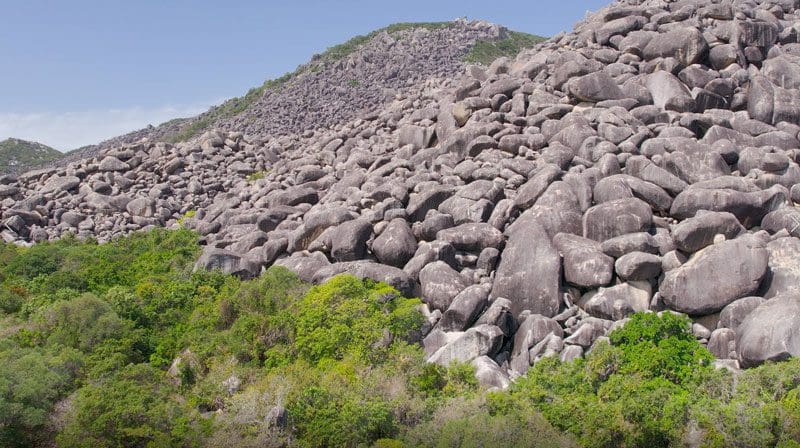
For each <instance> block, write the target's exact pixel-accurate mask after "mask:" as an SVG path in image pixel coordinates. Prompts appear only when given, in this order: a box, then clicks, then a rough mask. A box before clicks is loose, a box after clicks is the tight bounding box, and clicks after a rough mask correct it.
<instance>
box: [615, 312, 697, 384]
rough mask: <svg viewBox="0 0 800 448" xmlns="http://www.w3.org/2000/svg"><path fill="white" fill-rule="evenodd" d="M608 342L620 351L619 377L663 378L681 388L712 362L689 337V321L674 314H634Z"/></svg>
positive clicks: (690, 334) (691, 337)
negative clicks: (679, 385)
mask: <svg viewBox="0 0 800 448" xmlns="http://www.w3.org/2000/svg"><path fill="white" fill-rule="evenodd" d="M609 338H610V340H611V343H612V344H613V345H615V346H617V347H619V348H620V349H622V353H623V360H622V367H621V369H620V373H621V374H639V375H643V376H645V377H649V378H655V377H663V378H666V379H668V380H670V381H673V382H675V383H677V384H682V383H688V382H689V381H690V380H691V379H692V378H693V377H694V376H695V373H696V371H697V370H698V369H703V368H704V366H707V365H709V364H710V362H711V360H713V356H712V355H711V353H709V352H708V350H706V349H704V348H703V347H701V346H700V344H698V343H697V341H696V340H695V338H694V335H692V333H691V328H690V322H689V319H687V318H686V317H685V316H681V315H677V314H673V313H663V314H662V315H661V316H658V315H656V314H654V313H637V314H634V315H633V316H632V317H631V319H630V321H629V322H628V323H626V324H625V326H624V327H622V328H619V329H617V330H615V331H614V332H612V333H611V334H610V335H609Z"/></svg>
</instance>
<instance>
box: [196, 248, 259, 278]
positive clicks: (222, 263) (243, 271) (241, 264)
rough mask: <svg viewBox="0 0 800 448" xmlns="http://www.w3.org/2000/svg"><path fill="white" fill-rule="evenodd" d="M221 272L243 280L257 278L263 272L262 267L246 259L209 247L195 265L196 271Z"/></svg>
mask: <svg viewBox="0 0 800 448" xmlns="http://www.w3.org/2000/svg"><path fill="white" fill-rule="evenodd" d="M198 269H204V270H207V271H214V270H220V271H222V272H225V273H226V274H232V275H236V276H238V277H241V278H243V279H251V278H255V277H257V276H258V275H259V273H260V272H261V266H259V265H258V263H255V262H253V261H251V260H249V259H247V258H246V257H243V256H241V255H239V254H236V253H234V252H231V251H228V250H224V249H217V248H214V247H210V246H207V247H206V248H205V249H204V250H203V253H202V255H200V258H198V259H197V262H196V263H195V270H198Z"/></svg>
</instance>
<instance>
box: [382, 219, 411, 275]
mask: <svg viewBox="0 0 800 448" xmlns="http://www.w3.org/2000/svg"><path fill="white" fill-rule="evenodd" d="M416 251H417V240H416V239H415V238H414V234H413V233H412V231H411V228H410V227H409V226H408V223H407V222H406V220H404V219H402V218H396V219H393V220H392V221H391V222H390V223H389V225H388V226H387V227H386V229H384V230H383V232H381V234H380V235H379V236H378V237H377V238H375V241H374V242H373V243H372V252H373V253H374V254H375V256H376V257H377V258H378V260H379V261H380V262H381V263H383V264H387V265H389V266H395V267H398V268H402V267H403V266H405V265H406V263H408V261H409V260H410V259H411V257H413V256H414V254H415V253H416Z"/></svg>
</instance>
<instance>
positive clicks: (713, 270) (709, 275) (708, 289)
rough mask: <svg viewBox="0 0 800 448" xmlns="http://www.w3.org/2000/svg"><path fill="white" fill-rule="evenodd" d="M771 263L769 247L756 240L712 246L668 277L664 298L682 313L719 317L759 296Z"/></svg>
mask: <svg viewBox="0 0 800 448" xmlns="http://www.w3.org/2000/svg"><path fill="white" fill-rule="evenodd" d="M768 262H769V253H768V252H767V249H766V245H765V244H764V242H763V241H761V240H760V239H758V238H756V237H753V236H743V237H740V238H737V239H735V240H731V241H724V242H722V243H719V244H715V245H712V246H709V247H707V248H705V249H703V250H701V251H700V252H698V253H697V254H695V255H694V256H693V257H692V258H690V259H689V261H688V262H686V264H684V265H683V266H681V267H679V268H677V269H674V270H672V271H670V272H668V273H667V274H666V276H665V278H664V281H663V282H662V283H661V288H660V292H661V298H662V299H663V300H664V303H665V304H666V305H667V306H668V307H670V308H671V309H673V310H675V311H679V312H682V313H687V314H690V315H706V314H712V313H716V312H718V311H720V310H722V309H723V308H724V307H725V306H726V305H728V304H729V303H731V302H733V301H734V300H736V299H739V298H742V297H745V296H748V295H751V294H752V293H754V292H756V291H757V290H758V288H759V286H760V285H761V280H763V279H764V276H765V275H766V274H767V268H768V265H767V264H768Z"/></svg>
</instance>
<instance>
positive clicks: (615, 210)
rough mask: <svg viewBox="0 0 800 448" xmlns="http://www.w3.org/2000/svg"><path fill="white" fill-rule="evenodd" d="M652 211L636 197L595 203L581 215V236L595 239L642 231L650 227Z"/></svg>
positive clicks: (601, 239)
mask: <svg viewBox="0 0 800 448" xmlns="http://www.w3.org/2000/svg"><path fill="white" fill-rule="evenodd" d="M652 221H653V211H652V210H651V209H650V206H649V205H647V203H646V202H644V201H642V200H641V199H638V198H629V199H617V200H614V201H609V202H604V203H602V204H598V205H595V206H594V207H592V208H590V209H589V210H587V211H586V213H585V214H584V215H583V236H584V237H586V238H589V239H592V240H595V241H599V242H601V243H602V242H603V241H605V240H608V239H611V238H614V237H618V236H621V235H625V234H628V233H636V232H644V231H646V230H648V229H649V228H650V224H651V223H652Z"/></svg>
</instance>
